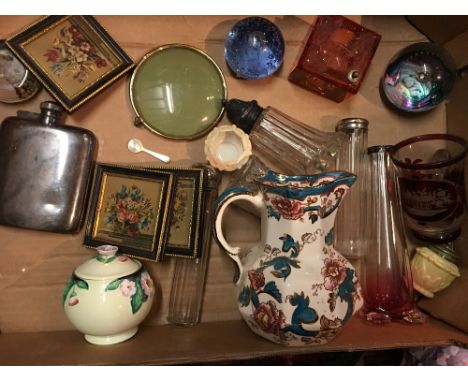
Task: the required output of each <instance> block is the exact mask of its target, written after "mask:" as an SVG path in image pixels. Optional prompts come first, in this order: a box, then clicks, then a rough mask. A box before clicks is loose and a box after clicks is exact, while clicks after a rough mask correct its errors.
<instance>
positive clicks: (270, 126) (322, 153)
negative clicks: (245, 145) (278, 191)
mask: <svg viewBox="0 0 468 382" xmlns="http://www.w3.org/2000/svg"><path fill="white" fill-rule="evenodd" d="M226 113H227V117H228V118H229V120H230V121H231V122H232V123H234V124H235V125H236V126H237V127H239V128H241V129H242V130H244V131H245V132H246V133H247V134H249V136H250V141H251V142H252V147H253V153H254V154H255V155H257V156H258V157H259V158H260V159H261V160H262V161H263V162H264V163H265V164H266V165H267V166H268V167H269V168H271V169H272V170H275V171H277V172H280V173H283V174H285V175H309V174H314V173H317V172H322V171H332V170H334V169H335V161H336V155H337V152H338V150H339V148H340V145H341V143H342V140H343V139H344V137H343V135H342V133H336V132H333V133H331V132H324V131H320V130H318V129H315V128H313V127H311V126H308V125H306V124H304V123H302V122H299V121H297V120H295V119H294V118H291V117H290V116H288V115H286V114H284V113H282V112H281V111H279V110H277V109H275V108H274V107H271V106H268V107H266V108H262V107H260V106H259V105H258V103H257V101H250V102H246V101H241V100H238V99H231V100H229V101H228V102H227V104H226Z"/></svg>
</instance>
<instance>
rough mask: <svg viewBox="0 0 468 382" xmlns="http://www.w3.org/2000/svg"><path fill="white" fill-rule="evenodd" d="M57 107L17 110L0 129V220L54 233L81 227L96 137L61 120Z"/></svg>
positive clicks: (71, 231) (0, 222)
mask: <svg viewBox="0 0 468 382" xmlns="http://www.w3.org/2000/svg"><path fill="white" fill-rule="evenodd" d="M61 112H62V109H61V107H60V106H59V105H58V104H56V103H54V102H43V103H42V104H41V114H38V113H31V112H26V111H18V112H17V116H16V117H8V118H6V119H5V120H4V121H3V122H2V124H1V127H0V224H2V225H8V226H14V227H20V228H28V229H34V230H40V231H50V232H58V233H76V232H79V230H80V229H81V227H82V226H83V220H84V217H85V212H86V211H85V210H86V202H87V194H88V191H89V188H90V184H89V183H90V181H91V175H92V170H93V162H94V159H95V155H96V148H97V140H96V137H95V136H94V134H93V133H91V132H90V131H88V130H86V129H82V128H79V127H74V126H66V125H61V124H59V117H60V114H61Z"/></svg>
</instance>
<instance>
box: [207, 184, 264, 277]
mask: <svg viewBox="0 0 468 382" xmlns="http://www.w3.org/2000/svg"><path fill="white" fill-rule="evenodd" d="M238 200H245V201H247V202H250V203H251V204H253V205H254V207H256V208H258V209H262V208H263V207H264V202H263V195H262V193H261V192H257V193H255V194H254V192H252V190H250V189H247V188H245V187H233V188H230V189H227V190H226V191H224V192H223V193H222V194H221V195H220V196H219V198H218V200H217V202H216V211H215V224H214V227H213V229H214V236H215V239H216V240H217V241H218V244H219V245H221V247H223V249H224V250H225V251H226V253H227V254H228V255H229V257H231V259H232V260H234V262H235V263H236V264H237V267H238V268H239V272H240V273H242V263H241V261H240V258H239V256H238V255H239V254H240V250H241V249H240V248H239V247H233V246H231V245H229V243H228V242H227V240H226V238H225V237H224V234H223V230H222V222H223V217H224V213H225V212H226V208H227V207H228V206H229V205H230V204H231V203H233V202H235V201H238Z"/></svg>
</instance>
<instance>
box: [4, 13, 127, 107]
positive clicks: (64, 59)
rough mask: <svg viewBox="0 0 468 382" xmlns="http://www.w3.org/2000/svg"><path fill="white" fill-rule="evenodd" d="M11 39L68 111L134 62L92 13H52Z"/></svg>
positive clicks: (19, 54)
mask: <svg viewBox="0 0 468 382" xmlns="http://www.w3.org/2000/svg"><path fill="white" fill-rule="evenodd" d="M6 44H7V45H8V47H9V48H10V49H11V50H12V51H13V53H14V54H15V55H16V56H17V57H18V58H19V59H20V60H21V61H22V62H23V64H24V65H25V66H26V67H27V68H28V69H29V70H31V72H32V73H33V74H34V75H35V76H36V78H37V79H38V80H39V81H40V82H41V83H42V84H43V85H44V87H45V88H46V89H47V90H48V91H49V92H50V93H51V95H53V96H54V97H55V98H56V99H57V100H58V101H59V102H60V103H61V104H62V106H63V107H64V108H65V109H66V110H67V111H68V112H69V113H71V112H73V111H74V110H75V109H77V108H78V107H79V106H81V105H82V104H83V103H84V102H86V101H88V100H89V99H90V98H91V97H93V96H94V95H96V94H97V93H98V92H100V91H101V90H103V89H104V88H106V87H107V86H109V85H110V84H111V83H112V82H114V81H115V80H117V79H118V78H120V77H122V76H123V75H124V74H125V73H127V72H128V71H129V70H130V69H131V68H132V67H133V66H134V63H133V61H132V60H131V59H130V57H129V56H128V55H127V54H126V53H125V52H124V51H123V50H122V49H121V48H120V47H119V46H118V45H117V43H116V42H115V41H114V40H113V39H112V37H111V36H110V35H109V34H108V33H107V32H106V31H105V30H104V28H103V27H102V26H101V25H100V24H99V23H98V22H97V21H96V19H95V18H94V17H92V16H48V17H45V18H42V19H41V20H39V21H38V22H36V23H34V24H33V25H31V26H29V27H27V28H26V29H25V30H23V31H22V32H20V33H19V34H17V35H15V36H13V37H11V38H9V39H8V40H7V41H6Z"/></svg>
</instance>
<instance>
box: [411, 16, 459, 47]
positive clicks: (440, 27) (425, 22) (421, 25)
mask: <svg viewBox="0 0 468 382" xmlns="http://www.w3.org/2000/svg"><path fill="white" fill-rule="evenodd" d="M408 19H409V21H411V22H412V23H413V25H414V26H415V27H416V28H418V29H419V30H420V31H422V32H423V33H424V34H425V35H426V36H427V37H429V38H430V39H431V40H432V41H434V42H435V43H437V44H444V43H446V42H447V41H450V40H452V39H453V38H455V37H457V36H458V35H460V34H461V33H463V32H465V31H466V30H468V16H450V15H446V16H436V15H432V16H429V15H425V16H416V15H413V16H408Z"/></svg>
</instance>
